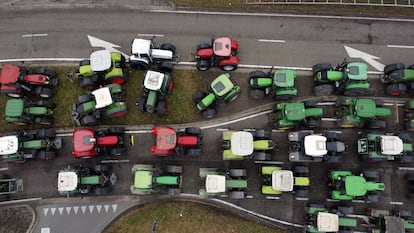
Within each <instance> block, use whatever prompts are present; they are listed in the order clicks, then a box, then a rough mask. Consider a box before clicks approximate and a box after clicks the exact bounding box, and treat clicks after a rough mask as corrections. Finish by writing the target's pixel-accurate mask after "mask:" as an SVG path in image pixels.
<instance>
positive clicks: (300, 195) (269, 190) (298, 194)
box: [260, 166, 310, 200]
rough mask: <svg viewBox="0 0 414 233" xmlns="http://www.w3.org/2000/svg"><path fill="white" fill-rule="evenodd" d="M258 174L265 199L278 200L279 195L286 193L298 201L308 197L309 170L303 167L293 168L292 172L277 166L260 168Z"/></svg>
mask: <svg viewBox="0 0 414 233" xmlns="http://www.w3.org/2000/svg"><path fill="white" fill-rule="evenodd" d="M260 173H261V174H262V176H263V181H262V189H261V192H262V194H263V195H267V196H268V197H267V198H276V199H278V198H279V196H280V195H282V194H283V193H288V192H290V193H293V194H294V195H295V198H296V199H298V200H300V199H306V198H308V196H309V185H310V179H309V177H308V174H309V169H308V168H307V167H305V166H295V167H294V168H293V170H287V169H283V168H282V167H279V166H262V167H261V169H260Z"/></svg>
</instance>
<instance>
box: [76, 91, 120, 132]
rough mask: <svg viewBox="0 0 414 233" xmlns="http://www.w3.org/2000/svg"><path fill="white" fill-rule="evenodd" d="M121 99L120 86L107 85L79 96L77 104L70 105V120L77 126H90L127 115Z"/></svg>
mask: <svg viewBox="0 0 414 233" xmlns="http://www.w3.org/2000/svg"><path fill="white" fill-rule="evenodd" d="M122 99H123V92H122V87H121V85H119V84H108V85H106V86H104V87H101V88H99V89H96V90H94V91H92V92H91V94H87V95H82V96H79V98H78V102H77V103H76V104H73V105H72V119H73V121H74V122H75V123H76V125H78V126H91V125H96V124H97V123H98V121H102V120H105V119H112V118H117V117H122V116H124V115H125V114H126V113H127V105H126V103H125V102H123V101H122Z"/></svg>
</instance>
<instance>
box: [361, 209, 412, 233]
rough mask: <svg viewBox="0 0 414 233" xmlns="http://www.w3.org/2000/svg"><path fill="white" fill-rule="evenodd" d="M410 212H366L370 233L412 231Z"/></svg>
mask: <svg viewBox="0 0 414 233" xmlns="http://www.w3.org/2000/svg"><path fill="white" fill-rule="evenodd" d="M411 215H412V214H411V211H388V210H380V209H369V210H368V225H369V228H370V232H372V233H382V232H385V233H388V232H389V233H391V232H392V233H405V232H411V231H413V230H414V221H413V220H410V219H408V218H409V217H411Z"/></svg>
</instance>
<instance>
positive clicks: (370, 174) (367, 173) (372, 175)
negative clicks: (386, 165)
mask: <svg viewBox="0 0 414 233" xmlns="http://www.w3.org/2000/svg"><path fill="white" fill-rule="evenodd" d="M362 175H363V176H364V177H365V178H366V179H367V180H372V181H375V180H378V179H379V174H378V172H377V171H375V170H368V169H367V170H363V171H362Z"/></svg>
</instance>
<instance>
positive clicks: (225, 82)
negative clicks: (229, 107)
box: [210, 73, 234, 96]
mask: <svg viewBox="0 0 414 233" xmlns="http://www.w3.org/2000/svg"><path fill="white" fill-rule="evenodd" d="M210 87H211V89H212V90H213V92H214V93H215V94H216V95H218V96H224V95H225V94H227V93H228V92H229V91H230V90H231V89H233V87H234V84H233V83H232V81H231V80H230V74H228V73H225V74H221V75H219V76H218V77H217V78H216V79H214V80H213V82H211V85H210Z"/></svg>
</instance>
